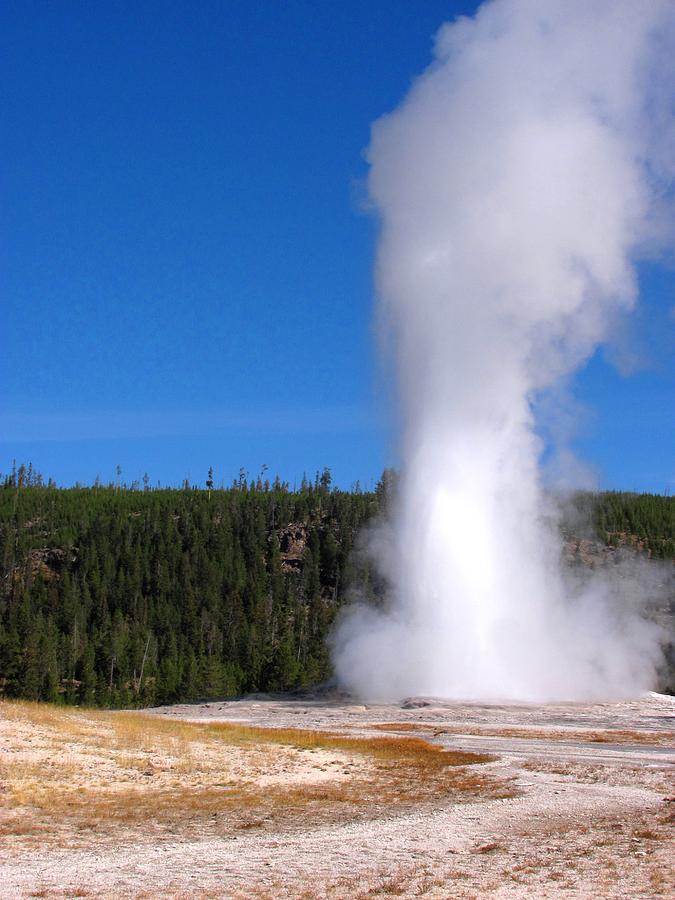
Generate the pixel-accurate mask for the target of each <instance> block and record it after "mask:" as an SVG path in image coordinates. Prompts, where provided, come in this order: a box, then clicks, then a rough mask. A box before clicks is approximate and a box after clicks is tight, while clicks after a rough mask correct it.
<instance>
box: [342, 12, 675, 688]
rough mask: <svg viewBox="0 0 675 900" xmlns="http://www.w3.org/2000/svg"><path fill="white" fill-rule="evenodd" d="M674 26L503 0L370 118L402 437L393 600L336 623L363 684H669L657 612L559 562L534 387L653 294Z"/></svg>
mask: <svg viewBox="0 0 675 900" xmlns="http://www.w3.org/2000/svg"><path fill="white" fill-rule="evenodd" d="M674 33H675V6H674V5H673V4H672V3H671V2H669V0H663V2H662V0H643V2H635V0H494V2H491V3H486V4H484V5H483V6H482V7H481V8H480V9H479V11H478V13H477V15H476V16H475V17H474V18H471V19H467V18H462V19H459V20H458V21H456V22H454V23H452V24H447V25H445V26H443V27H442V28H441V30H440V31H439V33H438V35H437V37H436V43H435V51H434V60H433V62H432V64H431V65H430V67H429V68H428V69H427V71H426V72H424V73H423V74H422V75H421V76H420V77H419V78H418V79H417V80H416V81H415V82H414V84H413V86H412V88H411V90H410V92H409V93H408V95H407V96H406V97H405V99H404V100H403V102H402V103H401V104H400V106H399V107H398V108H397V109H396V110H394V111H393V112H392V113H391V114H389V115H386V116H384V117H383V118H381V119H380V120H379V121H377V122H376V123H375V125H374V126H373V130H372V140H371V144H370V147H369V150H368V159H369V162H370V165H371V171H370V176H369V193H370V197H371V198H372V201H373V204H374V206H375V207H376V209H377V211H378V213H379V217H380V222H381V233H380V239H379V247H378V253H377V268H376V281H377V289H378V295H379V298H380V313H381V318H382V321H383V323H384V325H385V326H386V328H387V330H388V332H389V333H390V334H391V337H392V341H393V347H394V351H393V352H394V354H395V360H396V370H397V374H398V389H399V396H400V404H401V412H402V416H401V419H402V422H403V429H402V435H401V457H402V472H401V480H400V485H399V491H398V497H397V500H396V509H395V510H394V513H393V528H392V529H391V531H390V532H389V538H388V541H387V542H384V541H383V540H382V539H381V537H382V536H380V539H379V540H378V541H377V544H378V546H380V547H381V546H382V545H383V543H387V549H386V553H383V554H381V558H380V563H381V564H382V565H383V567H384V568H385V569H386V574H387V577H388V580H389V582H390V583H391V584H392V590H391V594H390V596H389V597H388V602H387V607H386V609H385V610H384V611H378V610H375V609H371V608H366V607H363V606H358V605H357V606H354V607H352V608H351V610H350V612H349V614H348V615H347V616H346V618H345V619H344V620H343V621H342V623H341V624H340V627H339V628H338V630H337V632H336V634H335V636H334V660H335V665H336V670H337V674H338V677H339V679H340V680H341V682H342V683H343V684H344V685H345V686H347V687H348V688H350V689H352V690H353V691H355V692H356V693H358V694H360V695H362V696H365V697H369V698H377V699H395V698H400V697H401V696H404V695H408V694H414V693H424V694H433V695H441V696H446V697H457V698H485V699H506V700H509V699H510V700H533V701H535V700H548V699H575V698H588V697H593V696H612V695H614V696H616V695H626V694H631V693H635V692H637V691H639V690H642V689H645V688H649V687H650V686H651V685H652V681H653V677H654V671H655V665H656V662H657V660H658V655H659V647H658V635H657V633H656V630H655V628H654V626H652V625H651V624H649V623H648V622H646V621H644V620H643V619H642V618H640V617H639V616H638V615H635V614H634V613H629V612H628V611H626V610H623V611H622V610H619V609H618V608H617V606H616V604H614V605H613V604H612V595H611V592H610V590H609V589H608V587H607V586H606V585H604V584H603V583H602V581H600V580H597V581H594V582H591V584H590V586H588V585H587V586H586V587H585V588H584V589H583V590H578V591H571V590H570V587H569V583H568V581H567V580H566V579H565V577H564V575H563V572H562V571H561V566H560V561H559V554H560V549H559V539H558V537H557V536H556V534H555V523H554V524H553V525H552V524H551V522H552V511H551V510H550V509H548V508H547V501H546V496H545V493H544V492H543V490H542V485H541V482H540V472H539V456H540V452H541V446H540V441H539V439H538V438H537V435H536V430H535V425H536V422H535V416H534V413H533V401H534V398H535V397H536V396H537V395H539V394H541V393H542V392H545V391H552V390H553V389H554V388H555V386H556V385H557V384H559V383H560V382H561V380H562V379H564V378H565V377H566V376H568V375H569V374H570V373H572V372H573V371H574V370H575V369H576V368H577V367H578V366H580V365H581V364H582V363H583V362H584V361H585V360H586V359H587V358H588V357H589V355H590V354H591V353H592V352H593V350H594V349H595V348H596V346H597V345H598V344H599V343H600V342H602V341H603V339H604V338H605V337H606V335H607V333H608V329H609V328H610V326H611V324H612V321H613V319H614V318H615V317H616V316H617V315H619V314H621V313H622V312H624V311H626V310H629V309H630V308H631V307H632V306H633V304H634V303H635V301H636V292H637V288H636V285H637V279H636V273H635V263H636V261H637V260H638V259H639V258H640V257H641V256H642V255H646V254H653V253H654V252H656V251H657V250H658V248H659V247H660V246H663V245H665V244H666V242H667V241H668V240H669V238H670V236H671V233H672V228H671V223H670V221H669V216H668V202H667V201H668V193H669V188H668V185H669V184H672V177H673V174H674V172H673V168H674V161H675V153H673V152H672V151H673V148H675V141H674V136H675V130H674V127H673V108H674V107H673V103H672V100H673V96H672V93H673V90H672V89H673V87H674V86H675V81H674V80H673V78H672V77H670V76H672V74H673V69H672V64H671V62H670V60H671V59H673V58H674V57H675V41H674V40H673V35H674ZM670 191H671V192H672V188H670Z"/></svg>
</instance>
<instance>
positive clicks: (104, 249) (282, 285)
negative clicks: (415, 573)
mask: <svg viewBox="0 0 675 900" xmlns="http://www.w3.org/2000/svg"><path fill="white" fill-rule="evenodd" d="M475 6H476V4H475V3H466V2H464V3H461V2H455V3H453V2H436V0H418V2H412V0H410V2H407V0H386V2H385V0H368V2H367V3H360V2H348V0H343V2H340V3H338V2H317V0H295V2H293V0H289V2H286V0H284V2H281V0H278V2H277V0H267V2H262V0H230V2H218V3H216V2H200V3H196V4H195V3H187V2H185V3H182V2H180V3H179V2H162V3H152V2H140V3H128V2H116V3H113V2H110V3H108V2H106V3H103V2H88V3H83V2H74V0H70V2H65V0H64V2H55V3H50V4H45V3H31V2H28V0H23V2H16V3H13V2H8V3H5V4H4V5H3V12H2V16H1V18H2V21H1V22H0V70H1V71H0V77H1V79H2V84H3V85H4V86H5V90H4V91H3V97H2V101H1V106H2V117H3V122H4V128H3V137H2V143H1V147H0V152H1V159H2V165H1V167H0V200H1V210H2V212H1V215H2V220H3V227H2V243H1V248H0V267H1V282H0V290H1V291H2V295H3V302H2V323H3V324H2V339H1V340H2V346H1V350H2V353H1V360H0V386H1V390H2V400H1V404H2V405H1V408H0V471H5V472H6V471H7V470H8V469H9V468H10V466H11V463H12V460H13V459H17V460H18V461H25V462H28V461H32V462H33V465H34V466H36V467H37V468H38V469H39V470H40V471H42V472H43V473H44V474H45V475H49V476H53V477H54V478H56V480H57V481H59V482H61V483H65V484H69V483H73V482H74V481H76V480H80V481H84V482H88V481H92V480H93V479H94V478H95V477H96V476H97V475H100V476H101V478H103V480H108V479H111V478H113V477H114V472H115V467H116V466H117V465H118V464H119V465H120V466H121V467H122V470H123V477H124V478H125V479H126V480H128V481H131V480H133V479H136V478H141V477H142V475H143V473H144V472H146V471H147V472H148V473H149V475H150V477H151V479H152V481H153V482H155V481H157V480H161V482H162V483H180V482H181V481H182V480H183V479H184V478H185V477H189V478H190V479H191V480H193V481H195V482H202V481H203V480H204V478H205V475H206V471H207V469H208V467H209V466H210V465H213V467H214V470H215V474H216V480H217V481H220V480H223V481H225V482H226V483H228V482H229V481H231V480H232V479H233V478H234V477H235V476H236V475H237V473H238V471H239V468H240V467H242V466H243V467H244V468H246V469H247V470H248V471H249V472H250V473H251V474H254V475H255V474H257V472H258V471H259V469H260V467H261V465H262V464H266V465H267V466H269V468H270V471H271V472H278V473H279V474H280V475H281V476H282V477H284V478H286V479H288V480H289V481H290V482H291V483H293V482H294V481H296V480H297V481H299V480H300V478H301V477H302V474H303V471H306V472H308V473H310V474H313V473H314V471H315V470H316V469H319V468H323V466H329V467H330V468H331V469H332V470H333V473H334V476H335V479H336V482H337V483H338V484H340V485H342V486H345V487H349V486H350V485H351V484H353V483H354V482H355V481H357V480H359V481H360V482H361V484H363V485H369V484H372V483H373V482H374V481H376V480H377V478H378V477H379V474H380V472H381V470H382V468H383V466H384V465H386V464H389V463H391V462H393V461H395V446H394V440H393V438H392V433H391V432H392V430H391V427H390V424H389V416H388V413H387V410H388V406H389V403H390V400H391V397H390V392H389V390H388V385H387V378H386V377H385V376H383V374H382V372H381V370H380V367H379V364H378V353H377V346H376V340H375V337H374V333H373V325H372V306H373V298H372V258H373V246H374V237H375V228H374V223H373V221H372V220H371V218H370V217H369V216H368V215H367V214H365V213H364V211H363V179H364V177H365V174H366V165H365V162H364V160H363V156H362V151H363V149H364V148H365V146H366V145H367V143H368V139H369V127H370V124H371V122H372V121H373V120H374V119H376V118H377V117H378V116H379V115H381V114H382V113H383V112H386V111H387V110H389V109H391V108H393V107H394V106H395V105H396V104H397V102H398V101H399V100H400V98H401V97H402V95H403V94H404V92H405V91H406V89H407V87H408V85H409V84H410V80H411V78H412V77H413V76H414V75H415V74H416V73H419V72H420V71H421V70H422V69H424V68H425V66H426V65H427V64H428V62H429V59H430V47H431V39H432V36H433V34H434V32H435V31H436V29H437V28H438V26H439V25H440V24H441V23H442V22H443V21H445V20H447V19H451V18H453V17H454V16H456V15H457V14H459V13H471V12H472V11H473V9H475ZM642 283H643V298H642V306H641V309H640V312H639V313H638V314H637V315H636V316H634V317H633V318H632V319H631V321H630V322H627V323H625V324H624V327H623V329H622V330H621V331H620V334H621V336H620V340H619V342H618V343H619V345H620V355H621V358H622V359H625V358H627V357H629V356H630V357H631V358H633V357H635V358H636V359H637V360H638V363H637V365H635V366H633V368H634V369H635V371H634V373H633V374H632V375H631V376H630V377H625V376H624V375H621V374H619V373H618V372H617V370H616V369H615V368H614V367H613V366H612V365H611V364H610V363H609V362H608V361H607V357H608V354H605V353H603V352H602V351H601V352H599V353H598V354H597V355H596V357H595V358H594V359H593V360H592V361H591V363H590V364H589V366H588V367H587V368H586V370H585V371H584V372H583V373H581V375H580V376H579V377H578V378H577V379H576V381H575V383H574V385H573V391H574V394H575V396H576V398H577V399H578V401H579V403H580V404H582V405H583V406H584V408H585V409H586V410H588V412H587V413H585V414H584V415H583V416H582V418H581V422H582V424H581V426H580V430H579V433H578V435H577V437H576V440H575V444H576V446H577V447H578V448H579V449H580V451H581V452H582V454H583V455H584V457H585V458H586V459H587V460H588V461H589V462H590V463H591V464H592V465H593V466H594V467H595V468H596V469H597V470H598V471H599V472H600V483H601V484H602V485H603V486H609V487H617V488H620V487H625V488H628V489H639V490H656V491H663V490H664V489H666V488H669V487H672V478H673V469H672V430H671V427H670V421H669V420H670V419H671V418H672V398H673V382H674V376H673V369H672V358H671V356H670V347H669V341H672V333H673V332H672V328H673V317H672V313H671V309H672V307H673V283H674V282H673V277H672V274H670V273H668V272H666V271H665V270H664V269H663V268H661V267H659V266H651V267H650V268H645V269H644V271H643V275H642ZM618 353H619V351H615V352H614V356H616V355H617V354H618ZM610 355H611V354H610ZM669 413H670V414H671V415H670V416H669Z"/></svg>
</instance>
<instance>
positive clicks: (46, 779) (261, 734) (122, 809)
mask: <svg viewBox="0 0 675 900" xmlns="http://www.w3.org/2000/svg"><path fill="white" fill-rule="evenodd" d="M0 741H2V745H3V750H4V752H3V753H2V756H1V757H0V758H1V759H2V763H1V764H0V785H1V786H2V790H1V792H0V836H2V837H4V838H9V839H12V840H18V839H21V840H22V841H24V842H30V841H31V840H32V841H34V842H37V841H45V840H55V841H58V842H59V843H61V845H64V844H66V845H77V844H78V842H79V841H81V840H83V834H84V832H93V839H101V840H103V839H105V838H106V836H109V835H110V834H111V833H112V832H114V831H116V830H117V832H119V830H120V829H123V830H126V831H127V832H133V833H134V834H138V836H139V837H143V836H149V835H153V836H155V837H156V836H157V834H158V833H160V834H171V833H176V832H181V833H192V832H194V831H195V830H197V829H198V830H199V832H200V833H201V834H203V833H204V832H205V831H206V832H208V833H213V834H222V833H231V832H232V831H236V830H247V829H254V828H274V829H293V828H295V827H298V826H302V827H306V826H307V825H311V824H313V823H315V824H320V823H323V822H336V821H345V820H352V819H354V820H357V819H364V818H372V817H376V816H377V815H379V814H381V812H382V811H383V810H385V809H386V810H388V811H390V810H391V809H392V808H394V809H400V810H403V809H406V808H409V807H410V806H412V805H413V804H418V803H425V802H431V801H434V802H438V801H439V800H441V799H443V798H453V799H459V800H461V799H475V798H481V797H505V796H509V795H511V794H512V793H513V791H512V789H511V788H510V786H509V784H508V783H507V782H505V781H503V780H499V779H497V778H496V777H494V776H493V775H491V774H489V773H487V772H485V771H482V770H481V769H480V766H479V764H481V763H485V762H489V761H490V760H491V759H492V758H493V757H490V756H487V755H485V754H473V753H464V752H459V753H455V752H450V751H446V750H444V749H443V748H441V747H438V746H436V745H434V744H430V743H429V742H427V741H425V740H423V739H422V738H420V737H412V736H405V737H375V738H374V737H355V736H349V735H340V734H333V733H329V732H323V731H302V730H295V729H270V728H257V727H249V726H246V725H239V724H234V723H221V722H214V723H202V722H187V721H184V720H182V721H178V720H173V719H166V718H159V717H154V716H150V715H147V714H144V713H138V712H123V713H113V712H104V711H95V710H76V709H63V708H59V707H53V706H47V705H43V704H36V703H18V702H1V703H0ZM97 836H98V838H97ZM91 839H92V837H91V836H88V837H87V840H91Z"/></svg>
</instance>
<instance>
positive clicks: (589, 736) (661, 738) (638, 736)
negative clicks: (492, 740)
mask: <svg viewBox="0 0 675 900" xmlns="http://www.w3.org/2000/svg"><path fill="white" fill-rule="evenodd" d="M366 727H367V728H372V729H374V730H377V731H392V732H401V733H410V732H416V733H418V734H424V733H430V734H433V735H434V736H439V735H442V734H463V735H477V736H480V737H504V738H516V739H518V738H521V739H524V740H538V741H570V742H574V743H591V744H649V745H652V746H660V747H673V746H675V731H628V730H620V729H616V730H614V729H606V730H604V731H597V730H596V731H583V730H579V729H576V730H575V729H572V728H569V729H564V730H562V729H545V728H539V727H532V728H513V727H511V726H504V727H494V726H489V725H487V726H483V725H453V726H445V725H432V724H429V723H427V722H377V723H374V724H371V725H368V726H366Z"/></svg>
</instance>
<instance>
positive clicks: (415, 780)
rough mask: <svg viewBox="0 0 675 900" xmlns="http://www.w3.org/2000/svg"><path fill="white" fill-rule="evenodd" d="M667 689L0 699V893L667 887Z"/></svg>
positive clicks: (548, 893) (531, 893) (673, 872)
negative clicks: (395, 701)
mask: <svg viewBox="0 0 675 900" xmlns="http://www.w3.org/2000/svg"><path fill="white" fill-rule="evenodd" d="M674 776H675V698H673V697H667V696H664V695H659V694H650V695H648V696H646V697H644V698H641V699H638V700H623V701H618V702H605V703H597V704H593V705H583V704H573V703H569V704H555V705H553V704H550V705H545V706H534V705H530V706H502V705H476V704H462V703H451V702H446V701H441V700H437V699H433V698H417V699H414V700H408V701H406V702H405V703H403V704H400V705H389V706H384V705H378V706H363V705H357V704H355V703H353V702H350V701H349V700H346V699H345V698H338V697H332V698H331V697H323V698H320V697H311V696H307V697H304V698H303V697H299V698H292V697H277V698H270V697H264V696H253V697H250V698H247V699H244V700H240V701H228V702H214V703H206V704H197V705H182V706H173V707H165V708H160V709H155V710H150V711H147V712H144V713H138V712H135V713H130V712H118V713H109V712H95V711H91V710H73V709H66V708H62V707H61V708H60V707H55V706H47V705H38V704H28V703H18V702H17V703H13V702H7V701H6V702H0V848H1V855H0V897H8V898H16V897H105V898H118V897H133V898H155V897H184V898H193V897H194V898H200V897H204V898H209V897H234V898H236V897H257V898H267V897H268V898H278V897H299V898H307V900H309V898H322V897H334V898H342V897H344V898H352V897H354V898H370V897H393V896H396V897H422V896H423V897H430V898H431V897H436V898H438V897H443V898H454V897H458V898H469V897H495V898H500V897H532V898H541V897H583V898H595V897H625V898H637V897H664V898H672V897H675V864H674V862H673V861H674V860H675V846H674V841H673V833H674V825H675V777H674Z"/></svg>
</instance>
